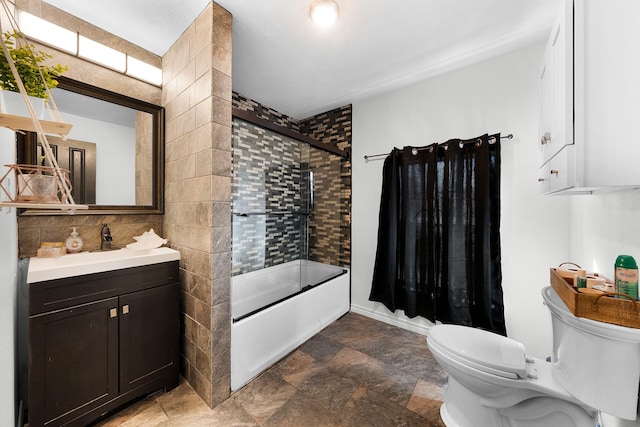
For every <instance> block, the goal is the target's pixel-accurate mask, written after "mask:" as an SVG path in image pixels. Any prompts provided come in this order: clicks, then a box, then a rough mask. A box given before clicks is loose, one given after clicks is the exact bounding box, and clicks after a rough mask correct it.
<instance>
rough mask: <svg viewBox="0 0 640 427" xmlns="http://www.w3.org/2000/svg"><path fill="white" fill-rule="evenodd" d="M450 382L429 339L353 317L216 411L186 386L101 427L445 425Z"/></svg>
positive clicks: (329, 329)
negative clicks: (444, 404) (443, 416)
mask: <svg viewBox="0 0 640 427" xmlns="http://www.w3.org/2000/svg"><path fill="white" fill-rule="evenodd" d="M446 378H447V377H446V373H445V372H444V371H443V370H442V369H441V368H440V366H439V365H438V364H437V362H436V361H435V360H434V359H433V357H432V356H431V354H430V353H429V350H428V348H427V344H426V340H425V337H424V336H422V335H418V334H415V333H413V332H409V331H406V330H404V329H400V328H397V327H394V326H390V325H387V324H385V323H381V322H378V321H376V320H373V319H369V318H367V317H364V316H360V315H358V314H354V313H348V314H346V315H345V316H343V317H342V318H340V319H338V320H337V321H336V322H334V323H332V324H331V325H329V326H328V327H327V328H325V329H324V330H323V331H321V332H320V333H319V334H317V335H316V336H314V337H313V338H311V339H310V340H309V341H307V342H306V343H304V344H303V345H302V346H301V347H299V348H298V349H297V350H295V351H294V352H293V353H291V354H290V355H288V356H287V357H285V358H284V359H283V360H281V361H280V362H278V363H277V364H275V365H274V366H273V367H271V368H270V369H269V370H267V371H266V372H264V373H263V374H262V375H260V376H259V377H257V378H256V379H254V380H253V381H252V382H250V383H249V384H247V385H246V386H245V387H243V388H242V389H240V390H239V391H237V392H236V393H234V394H232V396H231V397H230V398H229V399H227V400H226V401H225V402H223V403H222V404H221V405H219V406H218V407H216V408H215V409H210V408H209V407H208V406H207V405H206V404H205V403H204V401H202V400H201V399H200V398H199V397H198V395H197V394H196V393H195V391H194V390H193V389H192V388H191V387H190V386H189V384H187V383H186V382H185V381H184V380H182V381H181V383H180V385H179V386H178V387H176V388H175V389H174V390H171V391H169V392H167V393H158V394H155V395H152V396H148V397H146V398H144V399H143V400H140V401H138V402H137V403H135V404H133V405H131V406H129V407H127V408H125V409H124V410H122V411H120V412H118V413H116V414H114V415H113V416H111V417H109V418H107V419H105V420H103V421H101V422H99V423H98V426H100V427H113V426H127V427H134V426H145V427H147V426H190V427H191V426H194V427H198V426H224V427H234V426H243V427H258V426H263V427H275V426H278V427H286V426H292V427H293V426H295V427H324V426H340V427H355V426H358V427H368V426H371V427H378V426H380V427H383V426H389V427H391V426H403V427H410V426H421V427H430V426H444V424H443V423H442V421H441V420H440V415H439V410H440V405H441V403H442V402H441V401H442V397H443V391H444V390H443V387H445V384H446Z"/></svg>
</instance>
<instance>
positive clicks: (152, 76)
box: [126, 56, 162, 86]
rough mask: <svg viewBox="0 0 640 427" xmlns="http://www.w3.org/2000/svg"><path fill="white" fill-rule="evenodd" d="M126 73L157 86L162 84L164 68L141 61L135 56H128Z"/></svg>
mask: <svg viewBox="0 0 640 427" xmlns="http://www.w3.org/2000/svg"><path fill="white" fill-rule="evenodd" d="M126 74H128V75H130V76H132V77H135V78H137V79H140V80H144V81H145V82H148V83H151V84H154V85H156V86H160V85H161V84H162V70H161V69H160V68H158V67H154V66H153V65H151V64H147V63H146V62H143V61H140V60H139V59H136V58H134V57H133V56H127V72H126Z"/></svg>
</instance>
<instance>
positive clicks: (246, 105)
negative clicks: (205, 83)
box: [233, 92, 300, 132]
mask: <svg viewBox="0 0 640 427" xmlns="http://www.w3.org/2000/svg"><path fill="white" fill-rule="evenodd" d="M233 106H234V107H235V108H239V109H241V110H243V111H249V112H251V113H253V114H255V115H256V116H258V117H260V118H261V119H264V120H268V121H270V122H271V123H275V124H277V125H278V126H282V127H284V128H287V129H290V130H293V131H296V132H300V122H299V121H298V120H296V119H294V118H293V117H289V116H287V115H286V114H282V113H280V112H278V111H276V110H274V109H273V108H269V107H267V106H266V105H262V104H260V103H259V102H257V101H254V100H253V99H250V98H247V97H245V96H242V95H240V94H239V93H238V92H233Z"/></svg>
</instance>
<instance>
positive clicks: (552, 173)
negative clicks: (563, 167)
mask: <svg viewBox="0 0 640 427" xmlns="http://www.w3.org/2000/svg"><path fill="white" fill-rule="evenodd" d="M558 173H560V171H558V169H551V175H558Z"/></svg>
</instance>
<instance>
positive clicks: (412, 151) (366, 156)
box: [364, 133, 513, 160]
mask: <svg viewBox="0 0 640 427" xmlns="http://www.w3.org/2000/svg"><path fill="white" fill-rule="evenodd" d="M500 139H513V134H512V133H510V134H509V135H506V136H501V137H500ZM495 142H496V140H495V137H493V136H491V137H489V144H495ZM444 144H446V142H441V143H440V144H438V145H444ZM460 144H462V141H460ZM428 148H431V146H428V147H424V148H414V149H413V150H411V153H412V154H413V155H414V156H415V155H416V154H418V151H420V150H426V149H428ZM444 148H445V150H446V149H447V146H446V145H445V146H444ZM388 155H389V153H383V154H369V155H365V156H364V159H365V160H369V159H371V158H372V157H382V156H385V157H386V156H388Z"/></svg>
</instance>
